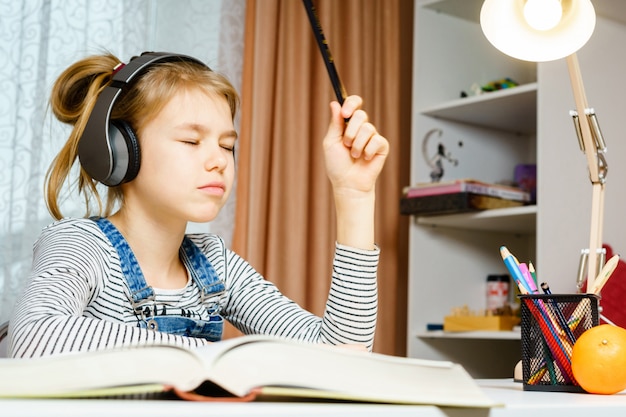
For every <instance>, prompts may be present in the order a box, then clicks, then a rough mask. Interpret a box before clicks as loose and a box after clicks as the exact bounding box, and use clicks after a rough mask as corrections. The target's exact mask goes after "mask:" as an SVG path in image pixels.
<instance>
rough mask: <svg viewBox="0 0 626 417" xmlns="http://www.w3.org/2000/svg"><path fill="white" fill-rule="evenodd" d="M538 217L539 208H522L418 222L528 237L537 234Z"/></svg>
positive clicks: (479, 212)
mask: <svg viewBox="0 0 626 417" xmlns="http://www.w3.org/2000/svg"><path fill="white" fill-rule="evenodd" d="M536 217H537V206H522V207H510V208H502V209H493V210H483V211H478V212H469V213H457V214H445V215H441V216H419V217H417V218H416V222H417V224H420V225H425V226H439V227H453V228H457V229H470V230H482V231H490V232H510V233H520V234H524V235H528V234H534V233H535V229H536V227H535V224H536Z"/></svg>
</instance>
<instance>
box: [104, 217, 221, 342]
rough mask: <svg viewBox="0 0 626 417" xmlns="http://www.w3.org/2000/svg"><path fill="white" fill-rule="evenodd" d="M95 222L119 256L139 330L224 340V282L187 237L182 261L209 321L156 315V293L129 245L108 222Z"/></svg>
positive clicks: (183, 246) (181, 252)
mask: <svg viewBox="0 0 626 417" xmlns="http://www.w3.org/2000/svg"><path fill="white" fill-rule="evenodd" d="M93 220H94V221H95V222H96V223H97V224H98V227H100V230H102V232H103V233H104V234H105V235H106V236H107V238H108V239H109V241H110V242H111V244H112V245H113V246H114V247H115V250H116V251H117V253H118V255H119V258H120V264H121V266H122V272H123V274H124V279H125V280H126V283H127V285H128V287H129V289H130V302H131V304H132V305H133V310H134V311H135V316H137V319H138V324H137V326H139V327H142V328H144V329H152V330H158V331H161V332H165V333H171V334H175V335H180V336H190V337H201V338H204V339H206V340H208V341H211V342H216V341H218V340H220V339H221V338H222V331H223V329H224V319H223V318H222V316H220V314H219V296H220V295H221V294H222V293H224V291H225V287H224V282H223V281H222V280H220V279H219V277H218V276H217V273H216V272H215V269H213V266H212V265H211V263H210V262H209V260H208V259H207V257H206V256H205V255H204V254H203V253H202V252H201V251H200V249H199V248H198V247H197V246H196V245H195V244H194V243H193V242H192V241H191V240H190V239H189V238H188V237H187V236H185V238H184V240H183V243H182V245H181V248H180V258H181V260H182V262H183V264H184V265H185V267H186V268H187V270H188V271H189V273H190V274H191V277H192V279H193V282H194V283H195V284H196V285H197V286H198V288H199V289H200V294H201V296H200V297H201V302H202V304H204V305H205V306H206V309H207V311H208V312H209V319H208V320H201V319H194V318H191V317H185V316H183V315H161V316H159V315H156V314H153V312H156V311H157V310H158V309H157V303H156V302H155V294H154V290H153V289H152V287H150V286H148V283H147V282H146V280H145V278H144V276H143V273H142V272H141V268H140V267H139V263H138V262H137V259H136V258H135V255H134V254H133V251H132V250H131V248H130V246H129V245H128V242H126V239H124V237H123V236H122V234H121V233H120V232H119V231H118V230H117V229H116V228H115V226H114V225H113V224H112V223H111V222H110V221H108V220H107V219H104V218H93Z"/></svg>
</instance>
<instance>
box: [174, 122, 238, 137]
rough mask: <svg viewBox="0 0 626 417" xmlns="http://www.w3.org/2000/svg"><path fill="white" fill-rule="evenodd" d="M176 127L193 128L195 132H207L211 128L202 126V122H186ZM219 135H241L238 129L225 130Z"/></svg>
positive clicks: (182, 128)
mask: <svg viewBox="0 0 626 417" xmlns="http://www.w3.org/2000/svg"><path fill="white" fill-rule="evenodd" d="M176 129H180V130H193V131H194V132H198V133H205V132H207V131H208V130H209V129H206V128H205V127H204V126H202V125H200V124H197V123H184V124H181V125H178V126H176ZM219 136H220V137H221V138H225V137H234V138H235V139H238V138H239V135H238V134H237V131H236V130H227V131H224V132H222V133H220V135H219Z"/></svg>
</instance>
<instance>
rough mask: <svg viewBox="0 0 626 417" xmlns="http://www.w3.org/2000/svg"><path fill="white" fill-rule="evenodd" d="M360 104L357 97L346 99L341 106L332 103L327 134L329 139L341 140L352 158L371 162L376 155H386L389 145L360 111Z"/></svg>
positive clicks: (363, 112)
mask: <svg viewBox="0 0 626 417" xmlns="http://www.w3.org/2000/svg"><path fill="white" fill-rule="evenodd" d="M362 104H363V99H362V98H361V97H359V96H349V97H347V98H346V99H345V100H344V103H343V106H340V105H339V103H338V102H336V101H334V102H332V103H331V113H332V115H331V123H330V128H329V133H331V135H330V137H334V138H335V139H333V140H337V141H338V140H341V141H342V143H343V145H344V146H345V147H346V148H348V149H350V155H351V156H352V158H355V159H358V158H364V159H365V160H371V159H372V158H374V157H375V156H376V155H381V154H384V155H386V154H387V153H388V148H389V143H388V142H387V140H386V139H385V138H384V137H382V136H381V135H379V134H378V131H377V130H376V127H375V126H374V125H373V124H372V123H370V122H369V117H368V115H367V113H366V112H365V111H363V110H361V106H362ZM346 120H348V123H347V124H346Z"/></svg>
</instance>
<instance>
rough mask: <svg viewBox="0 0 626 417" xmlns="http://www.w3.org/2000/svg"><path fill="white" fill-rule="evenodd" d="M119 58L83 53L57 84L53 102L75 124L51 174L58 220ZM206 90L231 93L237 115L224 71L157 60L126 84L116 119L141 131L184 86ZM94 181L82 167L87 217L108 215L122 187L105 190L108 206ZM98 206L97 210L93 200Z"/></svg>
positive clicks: (49, 198) (48, 183) (51, 202)
mask: <svg viewBox="0 0 626 417" xmlns="http://www.w3.org/2000/svg"><path fill="white" fill-rule="evenodd" d="M119 63H120V60H119V59H118V58H116V57H115V56H114V55H113V54H110V53H105V54H102V55H94V56H90V57H87V58H84V59H82V60H80V61H78V62H76V63H74V64H73V65H71V66H70V67H69V68H67V69H66V70H65V71H63V73H61V75H60V76H59V78H58V79H57V80H56V82H55V83H54V86H53V87H52V93H51V96H50V107H51V110H52V113H53V114H54V115H55V117H56V118H57V119H58V120H59V121H61V122H63V123H67V124H70V125H72V126H73V128H72V131H71V133H70V135H69V137H68V139H67V141H66V142H65V145H64V146H63V148H61V150H60V152H59V153H58V154H57V156H56V157H55V159H54V161H53V162H52V165H51V166H50V168H49V169H48V172H47V173H46V180H45V196H46V204H47V206H48V211H50V214H51V215H52V216H53V217H54V218H55V219H57V220H58V219H61V218H63V214H62V213H61V209H60V205H59V197H60V194H61V190H62V188H63V186H64V184H65V183H66V182H67V181H68V179H69V176H70V172H71V169H72V167H73V165H74V163H75V162H76V160H77V158H78V142H79V140H80V138H81V136H82V134H83V131H84V129H85V125H86V123H87V120H88V119H89V115H90V114H91V111H92V109H93V107H94V105H95V102H96V99H97V98H98V96H99V95H100V93H101V92H102V90H103V89H104V88H105V87H106V86H107V85H108V84H109V83H110V82H111V79H112V76H113V74H114V68H115V67H116V66H117V65H118V64H119ZM184 89H187V90H189V89H201V90H203V91H204V92H206V93H207V94H212V95H218V96H222V97H224V98H226V100H227V102H228V105H229V106H230V111H231V117H232V118H233V120H234V118H235V114H236V113H237V107H238V105H239V96H238V94H237V92H236V90H235V88H234V87H233V86H232V85H231V84H230V82H229V81H228V80H227V79H226V78H225V77H224V76H222V75H220V74H218V73H216V72H214V71H211V70H210V69H209V68H208V67H205V66H203V65H200V64H197V63H194V62H190V61H175V62H162V63H155V64H154V65H152V66H150V67H149V69H148V70H147V71H146V72H145V73H144V74H142V75H141V76H140V77H139V78H138V79H135V80H133V82H132V83H131V84H130V85H129V86H128V88H126V89H125V90H124V91H122V93H121V94H120V96H119V97H118V99H117V100H116V102H115V106H114V107H113V109H112V112H111V119H112V120H124V121H125V122H126V123H127V124H129V125H130V126H131V127H132V128H133V130H134V131H135V132H136V133H137V134H138V135H140V134H141V131H142V129H143V127H144V126H145V125H146V123H148V122H150V121H151V120H152V119H154V118H155V117H156V116H157V114H158V113H159V112H160V111H161V109H163V107H164V106H165V104H167V102H168V101H169V100H170V99H171V98H172V97H173V96H174V95H175V94H176V93H177V92H179V91H181V90H184ZM97 183H98V182H97V181H96V180H94V179H93V178H91V177H90V176H89V174H87V172H85V170H83V169H82V167H81V168H80V174H79V177H78V192H79V194H81V195H82V197H83V200H84V204H85V217H88V216H90V215H93V214H96V215H99V216H105V217H106V216H109V215H110V214H112V211H113V209H114V208H115V207H116V204H117V203H122V202H123V196H122V192H121V187H120V186H115V187H110V188H108V189H107V190H106V194H107V195H106V205H105V206H104V207H103V198H102V196H101V195H100V192H99V191H98V188H97V187H96V185H97ZM94 203H95V205H96V207H97V209H96V210H95V211H94V209H93V207H92V205H93V204H94Z"/></svg>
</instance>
